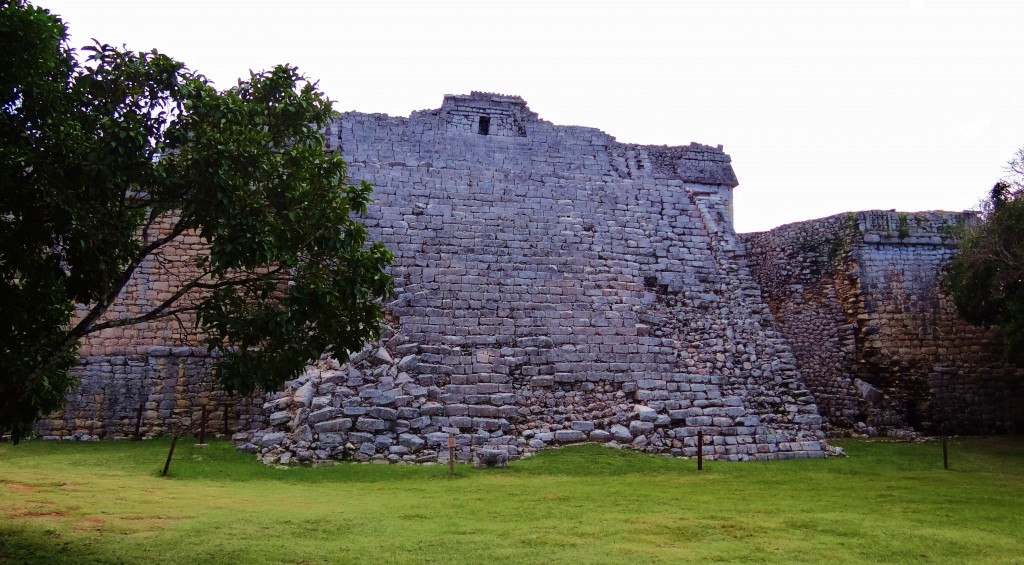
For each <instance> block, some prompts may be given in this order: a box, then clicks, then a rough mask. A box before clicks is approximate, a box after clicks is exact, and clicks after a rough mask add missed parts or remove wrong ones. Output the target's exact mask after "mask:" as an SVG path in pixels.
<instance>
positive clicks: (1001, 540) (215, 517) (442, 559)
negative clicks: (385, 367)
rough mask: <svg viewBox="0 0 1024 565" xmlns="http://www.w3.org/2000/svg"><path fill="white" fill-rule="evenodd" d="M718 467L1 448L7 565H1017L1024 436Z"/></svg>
mask: <svg viewBox="0 0 1024 565" xmlns="http://www.w3.org/2000/svg"><path fill="white" fill-rule="evenodd" d="M835 443H838V444H840V445H842V446H844V447H845V448H846V449H847V451H848V452H849V454H850V457H848V458H832V459H828V460H823V461H780V462H772V463H719V462H709V463H707V464H706V466H705V470H704V471H703V472H701V473H698V472H697V471H696V463H695V461H688V460H679V459H670V458H665V457H656V456H649V455H641V454H637V453H633V452H629V451H616V450H612V449H608V448H604V447H600V446H593V445H586V446H578V447H572V448H565V449H559V450H551V451H547V452H544V453H542V454H541V455H539V456H537V457H534V458H531V459H527V460H524V461H517V462H514V463H512V464H511V466H510V467H509V468H507V469H482V470H476V469H471V468H468V467H464V466H460V467H459V468H458V471H457V477H456V478H454V479H449V478H448V477H447V467H443V466H433V467H411V466H386V465H357V464H352V465H338V466H334V467H329V468H319V469H288V470H279V469H274V468H269V467H265V466H263V465H261V464H259V463H257V462H256V461H255V460H254V459H253V458H252V457H251V456H248V455H243V454H239V453H235V452H234V450H233V446H232V445H231V444H229V443H226V442H217V443H213V444H211V445H210V446H209V447H207V448H205V449H200V448H196V447H194V446H193V445H192V442H191V441H180V442H179V444H178V450H177V452H176V453H175V461H174V463H173V464H172V467H171V476H170V477H168V478H160V477H159V471H160V468H161V467H162V465H163V460H164V458H165V456H166V454H167V448H168V446H169V442H168V441H166V440H154V441H145V442H104V443H56V442H40V441H34V442H26V443H23V444H21V445H19V446H12V445H10V444H0V563H76V564H77V563H246V564H248V563H304V564H312V563H680V562H785V563H822V562H843V563H847V562H927V563H934V562H949V563H964V562H981V563H1024V438H1022V437H1000V438H987V439H986V438H962V439H956V440H953V441H952V442H951V444H950V463H951V465H950V466H951V469H950V470H949V471H944V470H943V469H942V457H941V448H940V446H939V444H938V443H937V442H932V443H925V444H896V443H887V442H881V441H876V442H869V441H852V440H851V441H844V442H835Z"/></svg>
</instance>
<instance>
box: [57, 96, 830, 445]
mask: <svg viewBox="0 0 1024 565" xmlns="http://www.w3.org/2000/svg"><path fill="white" fill-rule="evenodd" d="M329 137H330V143H331V145H332V146H333V147H336V148H338V149H340V150H341V152H342V154H343V155H344V156H345V158H346V160H347V161H348V162H349V163H350V174H351V177H352V178H354V179H366V180H369V181H370V182H371V183H373V184H374V185H375V199H376V202H375V204H374V205H373V206H372V207H371V209H370V211H369V212H368V214H366V217H365V218H362V221H364V222H365V223H366V225H367V226H368V227H369V229H370V230H371V232H372V233H373V235H374V237H376V238H377V239H380V240H382V241H384V242H385V243H386V244H387V245H388V246H389V247H390V248H391V249H392V250H393V251H394V252H395V255H396V260H395V264H394V266H393V269H392V272H393V274H394V276H395V280H396V290H395V296H394V300H393V302H392V303H391V304H390V306H389V309H388V311H389V324H390V327H391V329H389V330H388V332H387V333H386V334H385V338H386V339H384V340H382V341H381V342H379V343H377V344H373V345H372V346H368V347H367V349H366V350H364V351H362V352H358V353H357V354H356V355H355V357H354V359H353V360H352V362H351V363H348V364H346V365H344V366H339V365H336V363H334V362H333V361H330V360H324V361H322V362H321V363H320V364H318V366H316V367H313V368H311V369H310V370H309V371H307V373H306V374H305V375H303V376H302V377H300V378H299V379H296V380H295V381H293V382H292V383H290V387H289V388H288V390H287V391H282V392H279V393H275V394H271V395H268V398H267V400H268V402H267V403H266V404H265V405H264V406H255V408H257V409H263V412H262V414H259V413H257V410H254V406H252V403H251V402H248V403H247V402H243V403H242V404H241V406H231V407H230V408H229V409H228V428H229V429H230V431H232V432H235V431H237V430H239V429H241V430H243V433H241V434H238V435H237V436H236V437H237V438H238V439H239V440H240V441H248V442H249V445H250V446H253V447H254V448H256V449H259V450H260V451H261V455H262V456H263V458H264V459H265V460H268V461H272V460H274V461H280V460H281V459H282V458H283V459H285V460H288V459H291V458H294V459H298V460H306V459H311V458H323V457H342V456H344V457H352V458H355V459H370V458H378V459H380V458H386V459H391V460H424V459H431V458H432V457H435V456H436V452H437V451H438V449H437V448H438V447H439V442H440V441H441V440H442V439H446V438H447V437H448V436H449V435H454V436H455V437H456V440H457V442H458V445H459V449H458V456H459V457H460V458H462V459H468V458H469V457H470V455H471V453H472V452H473V451H480V450H487V449H489V450H492V451H501V452H504V453H508V454H510V455H512V456H516V455H521V454H523V453H527V452H530V451H533V450H536V449H540V448H542V447H544V446H548V445H557V444H562V443H570V442H577V441H588V440H589V441H615V442H617V443H619V444H625V445H629V446H632V447H634V448H637V449H645V450H650V451H657V452H664V453H672V454H677V455H693V454H694V453H695V449H696V448H695V439H696V435H697V433H698V432H704V433H705V434H706V436H707V438H708V439H707V443H708V445H707V446H706V453H707V454H708V455H709V456H714V457H718V458H722V459H770V458H785V457H820V456H823V455H824V453H825V451H824V449H825V446H824V445H823V443H822V442H821V441H820V440H821V439H822V438H823V435H824V434H823V432H822V430H821V425H820V416H819V415H818V413H817V408H816V406H815V404H814V399H813V397H812V396H811V395H810V394H809V393H808V392H807V389H806V387H804V385H803V384H802V380H801V377H800V374H799V372H798V371H797V370H796V362H795V359H794V357H793V356H792V354H791V353H790V352H789V350H788V347H787V346H786V344H785V343H784V340H783V339H782V338H781V336H780V335H778V334H777V333H775V332H774V331H773V330H772V322H771V319H770V315H769V312H768V309H767V308H766V307H765V305H764V304H763V303H762V301H761V299H760V293H759V290H758V287H757V285H756V283H755V282H754V281H753V278H752V277H751V276H750V273H749V272H748V271H747V269H746V268H745V266H744V264H743V262H742V260H741V259H740V257H741V255H742V244H741V243H740V241H739V239H738V238H737V237H736V236H735V234H734V233H733V231H732V227H731V217H730V216H731V209H730V206H731V196H732V195H731V191H732V187H733V186H735V184H736V180H735V176H734V175H733V172H732V168H731V165H730V162H729V157H728V156H727V155H725V154H724V153H723V152H722V151H721V149H720V148H714V147H707V146H702V145H698V144H691V145H689V146H684V147H657V146H640V145H628V144H621V143H618V142H616V141H615V139H614V138H612V137H610V136H608V135H607V134H605V133H603V132H601V131H599V130H596V129H591V128H583V127H563V126H555V125H553V124H550V123H548V122H544V121H542V120H540V119H538V117H537V116H536V114H534V113H533V112H531V111H530V110H529V109H528V108H527V107H526V104H525V102H523V101H522V99H519V98H517V97H505V96H496V95H489V94H474V95H471V96H449V97H446V98H445V102H444V105H443V106H442V108H440V109H437V110H428V111H423V112H417V113H414V114H413V115H412V116H410V117H409V118H394V117H387V116H383V115H365V114H358V113H350V114H345V115H344V116H342V117H341V118H340V119H339V120H338V121H337V123H336V124H335V125H334V126H333V127H332V128H331V129H330V131H329ZM194 245H198V241H192V240H187V239H183V240H182V242H181V249H182V256H181V257H179V258H177V259H186V260H187V258H188V257H189V255H190V252H189V248H190V246H194ZM193 251H194V250H193ZM171 259H173V258H168V260H169V261H170V260H171ZM169 261H163V260H155V261H154V262H153V263H152V264H150V265H147V266H146V267H145V268H144V269H143V271H142V272H140V275H139V276H138V277H137V278H136V280H134V281H133V282H132V284H131V285H130V287H129V288H128V289H127V290H126V293H125V295H124V296H123V297H122V301H121V303H122V304H123V305H124V306H125V307H126V308H128V309H131V308H136V307H140V306H141V304H154V303H156V302H157V301H159V300H161V299H162V298H161V297H162V294H161V293H164V292H166V288H170V286H167V287H166V288H165V287H164V281H163V279H161V277H172V276H173V272H174V269H176V268H181V265H177V266H176V265H174V264H173V261H170V262H169ZM137 302H138V303H137ZM183 322H184V325H183V326H182V327H188V325H189V321H187V320H185V321H183ZM178 327H179V326H178V324H177V322H172V323H170V324H167V323H160V324H152V325H148V326H144V327H143V328H141V329H139V330H131V331H133V332H134V331H138V332H139V333H132V334H129V333H126V332H128V331H129V330H121V331H120V332H117V331H115V332H111V333H108V334H106V335H101V336H97V337H96V338H94V339H91V340H90V341H89V343H87V344H86V347H84V348H83V351H82V354H83V355H82V359H83V361H82V365H81V366H80V368H79V369H80V370H79V373H80V374H81V375H82V376H83V380H82V385H81V386H80V387H79V390H78V391H76V392H75V393H73V394H72V396H71V398H70V402H69V407H68V409H67V410H66V411H65V413H64V414H61V415H55V416H54V417H53V418H51V419H50V420H48V421H46V422H44V423H43V424H42V425H41V426H40V433H41V434H43V435H49V436H53V437H67V436H68V435H71V434H76V433H77V434H79V435H80V436H81V435H82V434H87V435H90V436H100V435H103V436H106V437H109V436H118V435H121V436H123V435H130V434H131V433H132V431H133V420H134V415H135V413H136V412H135V411H136V410H137V403H139V402H142V401H144V403H145V406H144V411H143V421H144V423H143V433H158V432H160V431H163V429H162V428H161V425H162V423H161V422H162V420H163V419H165V418H166V417H167V416H177V417H178V418H179V419H180V420H182V421H185V422H186V423H189V422H191V424H192V425H193V426H195V424H197V420H198V419H197V415H198V409H199V407H200V406H202V405H203V404H204V403H205V404H206V405H207V406H208V407H209V408H210V419H211V421H212V422H220V421H221V420H222V416H223V406H226V405H227V404H228V403H229V402H230V401H231V399H228V398H226V397H225V396H224V394H223V393H222V392H219V391H218V390H217V388H216V387H213V386H211V385H210V384H209V383H210V379H209V369H208V368H207V367H208V364H207V362H206V360H205V359H204V358H203V354H202V350H201V349H196V347H195V346H196V345H197V342H196V338H195V336H185V338H186V339H185V340H184V341H181V340H180V339H179V338H180V337H182V336H180V335H178V334H176V333H175V332H176V331H177V330H176V328H178ZM114 333H117V335H114ZM182 360H184V361H182ZM258 404H259V403H258ZM210 428H211V429H212V430H214V431H216V430H218V428H219V425H218V424H215V423H212V424H211V426H210ZM245 430H248V431H249V432H248V433H244V432H245Z"/></svg>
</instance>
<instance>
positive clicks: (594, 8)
mask: <svg viewBox="0 0 1024 565" xmlns="http://www.w3.org/2000/svg"><path fill="white" fill-rule="evenodd" d="M36 3H37V4H38V5H40V6H43V7H46V8H49V9H50V10H51V11H53V12H55V13H57V14H60V15H62V16H63V17H64V20H65V22H66V23H67V24H68V27H69V29H70V32H71V35H72V38H71V42H72V45H74V46H81V45H84V44H87V43H89V42H90V38H95V39H98V40H100V41H102V42H105V43H110V44H115V45H121V44H126V45H127V46H128V47H129V48H131V49H136V50H148V49H151V48H157V49H158V50H160V51H161V52H164V53H167V54H168V55H171V56H173V57H175V58H177V59H179V60H181V61H183V62H185V63H186V64H187V65H188V66H189V67H190V68H192V69H195V70H198V71H200V72H202V73H203V74H205V75H206V76H207V77H209V78H211V79H212V80H213V81H214V82H215V83H216V84H217V86H219V87H222V88H224V87H228V86H231V85H233V84H234V83H235V81H236V80H237V79H238V77H241V76H248V71H249V70H250V69H254V70H261V69H265V68H268V67H271V66H273V65H274V64H277V63H291V64H293V65H296V66H298V67H299V68H300V69H301V70H302V71H303V72H305V73H306V74H307V76H309V77H310V78H313V79H317V80H319V81H320V86H321V88H322V89H323V90H324V91H325V92H326V93H327V94H328V95H329V96H330V97H331V98H332V99H333V100H335V101H336V103H335V108H336V109H338V110H341V111H346V110H357V111H360V112H384V113H388V114H391V115H398V116H407V115H409V113H410V112H412V111H414V110H420V109H424V108H437V107H440V104H441V99H442V97H443V95H444V94H446V93H453V94H466V93H469V92H470V91H471V90H482V91H488V92H501V93H504V94H517V95H520V96H522V97H523V98H525V99H526V101H527V103H528V104H529V106H530V108H531V109H532V110H534V111H535V112H537V113H539V114H540V117H541V118H542V119H545V120H548V121H551V122H554V123H556V124H563V125H583V126H590V127H596V128H599V129H602V130H604V131H606V132H608V133H610V134H611V135H614V136H615V137H616V138H618V140H619V141H622V142H626V143H647V144H667V145H686V144H688V143H690V142H691V141H697V142H699V143H704V144H708V145H718V144H722V145H724V148H725V151H726V152H727V153H729V154H730V155H732V158H733V166H734V168H735V170H736V174H737V176H738V177H739V180H740V186H739V187H737V189H736V192H735V210H736V212H735V213H736V228H737V231H740V232H746V231H757V230H763V229H768V228H771V227H774V226H777V225H780V224H784V223H789V222H794V221H800V220H808V219H812V218H818V217H822V216H826V215H830V214H835V213H840V212H844V211H851V210H866V209H874V208H881V209H889V208H896V209H899V210H904V211H918V210H931V209H942V210H963V209H966V208H972V207H974V206H975V205H976V204H977V203H978V201H979V200H980V199H981V198H982V197H983V196H984V195H985V193H986V192H987V190H988V188H990V187H991V186H992V184H993V183H995V181H996V180H997V179H998V178H999V177H1000V176H1001V175H1002V174H1003V166H1004V165H1005V163H1006V161H1007V159H1009V158H1010V156H1011V155H1012V154H1013V152H1014V151H1015V150H1016V149H1017V148H1018V147H1020V146H1021V145H1024V88H1022V87H1024V69H1022V68H1021V67H1022V65H1021V62H1022V58H1024V3H1021V2H1019V1H1009V0H1008V1H969V0H962V1H959V2H939V1H928V0H916V1H911V0H891V1H859V2H850V1H843V2H814V1H811V0H807V1H802V2H794V1H778V0H776V1H771V2H767V1H756V0H755V1H746V0H738V1H720V2H716V1H713V0H702V1H701V2H686V1H683V0H676V1H665V2H661V1H659V2H654V1H642V0H633V1H632V2H626V1H623V0H619V1H617V2H607V1H604V0H601V1H596V0H590V1H556V0H542V1H535V0H515V1H502V2H489V1H486V0H477V1H462V0H445V1H437V2H431V1H384V0H380V1H375V0H362V1H360V2H341V1H337V2H327V1H323V2H316V1H304V0H289V1H280V0H279V1H275V2H262V1H255V0H250V1H245V2H242V1H237V2H236V1H218V0H203V1H195V0H175V1H173V2H166V1H161V2H152V1H144V0H91V1H83V0H36Z"/></svg>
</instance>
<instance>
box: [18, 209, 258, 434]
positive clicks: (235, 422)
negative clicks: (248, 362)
mask: <svg viewBox="0 0 1024 565" xmlns="http://www.w3.org/2000/svg"><path fill="white" fill-rule="evenodd" d="M174 220H175V218H170V217H168V218H164V221H163V222H162V223H159V224H158V225H157V229H158V230H159V232H160V234H161V236H166V235H169V234H170V230H171V228H172V226H173V225H174ZM203 249H204V247H203V244H202V242H201V240H200V238H199V237H198V236H197V235H195V234H191V233H186V234H184V235H181V236H179V237H177V238H176V239H174V240H173V241H172V242H171V243H170V244H168V245H166V246H164V247H162V248H161V249H160V250H158V252H157V253H156V254H154V255H151V256H149V257H147V258H146V260H145V261H143V263H142V264H141V265H139V267H138V269H137V270H136V272H135V275H134V276H133V277H132V279H131V281H130V282H129V284H128V285H126V287H125V289H124V290H123V291H122V293H121V294H120V295H119V296H118V299H117V301H116V302H115V303H114V304H113V305H112V306H111V308H110V309H109V310H108V311H107V313H106V314H105V315H104V316H103V318H101V320H102V321H107V320H111V319H116V318H126V317H135V316H140V315H143V314H145V313H146V312H148V311H150V310H151V309H152V308H153V307H155V306H156V305H158V304H160V303H162V302H164V301H165V300H167V299H168V298H170V297H171V295H172V294H173V293H174V292H175V290H176V289H178V288H180V286H181V281H188V280H190V277H189V276H188V275H189V274H190V273H192V272H194V269H195V257H196V256H197V255H198V254H199V253H201V252H202V251H203ZM82 314H83V313H80V315H82ZM193 326H194V319H193V317H192V316H191V314H189V313H186V314H181V315H179V316H176V317H174V318H171V319H165V320H160V321H158V322H149V323H146V324H137V325H131V326H123V327H118V328H107V329H104V330H101V331H100V332H97V333H95V334H92V335H89V336H87V337H86V338H85V339H83V340H82V343H81V346H80V348H79V350H78V354H79V358H78V365H77V367H75V369H74V371H75V373H77V375H78V376H79V378H80V384H79V386H78V387H77V388H76V389H75V390H74V391H73V392H72V393H71V394H69V395H68V397H67V404H66V407H65V409H64V410H63V411H62V412H61V413H59V414H52V415H51V416H50V417H49V418H47V419H44V420H42V421H40V423H39V425H38V426H37V430H36V432H37V435H39V436H42V437H46V438H76V439H83V438H84V439H93V438H114V437H128V436H131V435H134V434H135V430H136V424H139V433H140V435H143V436H154V435H160V434H166V433H171V432H172V431H173V425H174V424H175V423H180V424H182V425H185V426H187V427H192V428H195V427H196V426H198V424H199V421H200V419H201V415H202V409H203V406H206V409H207V417H208V419H209V421H210V429H211V430H212V431H216V432H219V433H230V432H234V431H238V430H239V429H245V428H247V427H251V426H253V425H258V424H259V423H260V422H263V421H265V418H264V417H263V412H262V408H261V405H262V403H263V400H262V396H260V397H250V398H240V397H238V396H235V395H229V394H227V393H226V392H225V391H224V390H223V388H221V387H219V386H216V385H215V384H214V383H213V379H211V378H210V367H211V362H210V359H209V355H208V354H207V352H206V348H205V347H203V346H202V345H201V339H200V336H198V335H196V334H195V331H194V327H193ZM140 407H141V408H142V411H141V416H142V417H141V420H140V419H139V408H140Z"/></svg>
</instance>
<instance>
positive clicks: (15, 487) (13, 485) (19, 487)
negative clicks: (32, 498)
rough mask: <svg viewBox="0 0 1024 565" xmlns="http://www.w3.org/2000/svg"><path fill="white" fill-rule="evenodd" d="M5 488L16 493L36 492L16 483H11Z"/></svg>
mask: <svg viewBox="0 0 1024 565" xmlns="http://www.w3.org/2000/svg"><path fill="white" fill-rule="evenodd" d="M7 488H9V489H11V490H16V491H18V492H33V491H35V490H36V487H30V486H28V485H19V484H17V483H11V484H9V485H7Z"/></svg>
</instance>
